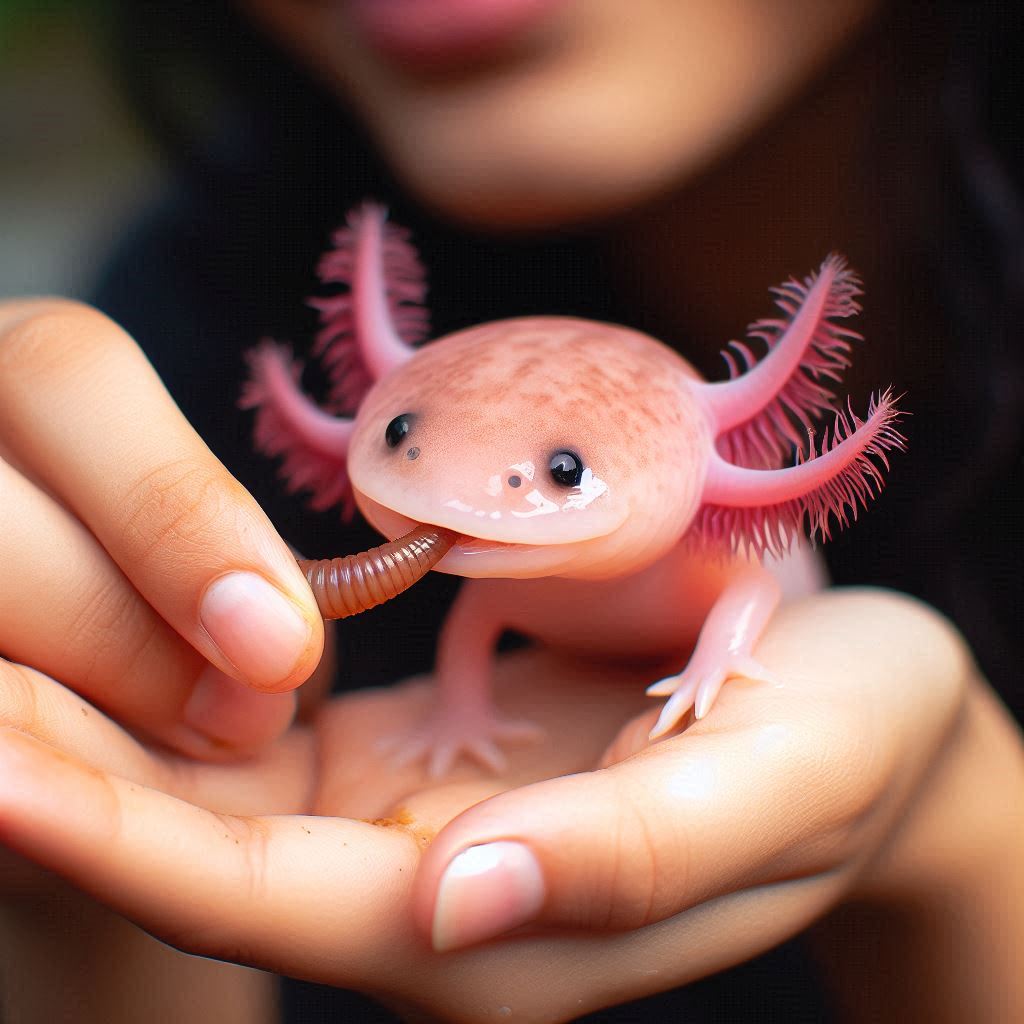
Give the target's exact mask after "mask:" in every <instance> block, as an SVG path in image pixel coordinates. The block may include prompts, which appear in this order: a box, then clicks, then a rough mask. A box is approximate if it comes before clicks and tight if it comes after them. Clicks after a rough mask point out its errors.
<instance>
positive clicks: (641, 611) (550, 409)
mask: <svg viewBox="0 0 1024 1024" xmlns="http://www.w3.org/2000/svg"><path fill="white" fill-rule="evenodd" d="M333 241H334V247H333V249H331V250H330V251H329V252H328V253H327V254H326V255H325V256H324V258H323V259H322V261H321V264H320V267H319V272H320V276H321V279H322V280H323V281H324V282H325V283H328V284H330V285H332V286H337V285H341V286H342V288H341V290H340V291H335V292H334V293H333V294H330V295H328V296H326V297H322V298H318V299H314V300H312V301H313V304H314V305H315V306H316V307H317V308H318V309H319V311H320V317H321V325H322V326H321V330H320V332H319V333H318V335H317V339H316V344H315V346H314V354H315V355H316V356H318V357H319V358H320V359H321V360H322V362H323V365H324V367H325V370H326V372H327V374H328V377H329V382H330V391H329V395H328V398H327V400H326V402H325V405H324V406H320V405H318V404H317V403H315V402H314V401H313V400H312V399H311V398H309V397H308V396H307V395H306V394H305V393H304V392H303V390H302V388H301V384H300V373H301V369H302V367H301V364H300V363H298V362H297V361H295V360H294V358H293V357H292V355H291V353H290V352H289V350H288V349H287V348H285V347H284V346H281V345H279V344H276V343H273V342H269V341H268V342H264V343H263V344H262V345H260V346H259V347H258V348H256V349H255V350H254V351H253V352H252V353H250V370H251V375H250V379H249V381H248V383H247V385H246V388H245V391H244V394H243V399H242V404H243V405H244V406H246V407H250V408H254V409H255V410H256V441H257V444H258V446H259V447H260V448H261V449H262V450H264V451H265V452H266V453H267V454H269V455H272V456H281V457H282V464H281V471H282V475H283V477H284V479H285V480H286V482H287V484H288V486H290V487H291V488H292V489H293V490H306V491H309V492H310V493H311V495H312V497H311V503H312V504H313V505H314V507H318V508H326V507H330V506H332V505H335V504H339V505H341V507H342V511H343V514H344V515H346V516H350V515H351V514H352V513H353V512H354V508H355V507H356V506H358V508H359V510H360V511H361V512H362V513H363V515H364V516H365V517H366V519H367V520H368V521H369V522H370V523H371V524H372V525H373V526H374V527H375V528H376V529H378V530H379V531H380V532H381V533H383V534H384V535H385V536H386V537H388V538H392V539H395V538H397V540H395V541H394V543H392V544H390V545H384V546H383V547H382V548H380V549H374V550H375V551H376V552H378V553H379V554H378V555H377V556H376V558H375V560H373V561H372V564H371V565H369V567H368V563H366V561H365V559H364V560H363V561H362V562H360V560H359V559H360V557H361V556H351V557H350V558H349V559H347V560H345V561H344V563H343V567H344V573H343V574H342V575H343V576H344V578H341V576H338V575H337V571H335V575H334V576H331V575H330V570H329V569H328V568H327V567H328V564H329V563H326V562H321V563H311V564H310V568H309V569H308V571H307V576H308V578H309V579H310V582H311V584H313V586H314V591H315V592H316V593H317V597H318V600H321V606H322V607H323V606H324V604H325V603H327V604H332V609H331V610H329V611H327V612H326V614H328V615H329V616H338V615H344V614H349V613H351V612H353V611H359V610H362V608H364V607H369V606H371V605H372V604H375V603H379V601H381V600H384V599H387V598H388V597H390V596H391V595H392V594H393V593H396V592H397V591H398V590H400V589H404V587H405V586H407V585H411V583H412V582H414V581H415V579H416V578H418V577H419V576H421V575H422V574H423V573H424V572H425V571H426V570H427V569H428V568H430V567H433V568H435V569H436V570H437V571H440V572H448V573H455V574H457V575H459V576H464V577H470V579H468V580H467V581H466V582H465V583H464V584H463V586H462V587H461V588H460V590H459V593H458V596H457V598H456V600H455V604H454V605H453V607H452V609H451V611H450V613H449V616H448V618H447V620H446V622H445V625H444V627H443V630H442V634H441V637H440V640H439V647H438V658H437V665H436V672H435V677H436V685H437V695H438V700H437V702H436V707H435V710H434V711H433V713H432V714H431V717H430V719H429V720H428V721H425V722H423V723H422V726H421V728H419V729H418V730H417V731H416V733H415V734H412V735H407V736H401V737H395V738H394V746H395V748H396V750H397V751H398V758H399V760H401V761H410V760H413V759H421V758H425V759H427V760H428V762H429V769H430V771H431V773H432V774H434V775H442V774H444V773H445V772H446V771H447V770H448V769H449V767H450V766H451V764H452V763H453V761H454V760H455V759H456V758H457V757H459V756H460V755H465V756H469V757H471V758H473V759H475V760H476V761H478V762H480V763H481V764H482V765H484V766H486V767H488V768H490V769H493V770H496V771H497V770H500V769H501V768H502V766H503V764H504V755H503V753H502V750H501V746H502V744H503V743H507V742H515V741H520V740H524V739H527V738H534V737H535V736H536V735H537V730H536V729H535V728H534V727H533V726H532V725H531V724H530V723H528V722H522V721H510V720H506V719H504V718H502V717H501V716H500V715H499V713H498V711H497V709H496V708H495V706H494V703H493V699H492V696H491V691H490V668H491V663H492V659H493V657H494V651H495V647H496V644H497V641H498V639H499V637H500V636H501V634H502V633H503V632H505V631H506V630H512V631H515V632H518V633H521V634H524V635H525V636H527V637H528V638H530V639H532V640H534V641H536V642H538V643H541V644H544V645H550V646H553V647H556V648H561V649H567V650H576V651H580V652H582V653H585V654H586V655H589V656H609V657H611V656H614V657H635V658H637V659H640V658H643V659H650V660H654V659H655V658H665V659H667V658H670V657H673V656H674V657H676V658H678V660H679V661H683V660H684V659H685V657H686V654H687V652H688V651H690V650H691V649H692V655H691V656H690V659H689V662H688V663H687V664H686V666H685V668H684V669H683V670H682V671H681V672H680V673H679V674H677V675H672V676H669V677H668V678H666V679H663V680H660V681H658V682H656V683H655V684H653V685H652V686H651V687H650V688H649V690H648V692H649V693H651V694H653V695H656V696H668V697H669V700H668V701H667V703H666V704H665V706H664V708H663V710H662V712H661V715H660V717H659V719H658V721H657V723H656V725H655V727H654V729H653V730H652V733H651V736H652V739H653V738H657V737H660V736H663V735H664V734H666V733H668V732H670V731H671V730H672V729H674V728H675V727H676V726H677V725H678V724H679V723H680V722H681V721H682V719H683V718H684V717H685V716H686V715H687V714H688V712H689V711H690V710H691V709H692V710H693V712H694V715H695V716H696V717H698V718H700V717H703V716H704V715H706V714H707V713H708V711H709V710H710V708H711V706H712V704H713V702H714V700H715V698H716V696H717V695H718V693H719V690H720V688H721V686H722V684H723V683H724V682H725V681H726V680H727V679H728V678H730V677H734V676H740V677H745V678H747V679H751V680H755V681H757V680H765V681H770V680H771V678H772V677H771V674H770V673H769V672H768V671H767V670H766V669H765V668H764V667H763V666H762V665H761V664H760V663H759V662H758V661H757V660H756V658H755V657H754V647H755V645H756V644H757V642H758V639H759V637H760V636H761V634H762V632H763V630H764V628H765V626H766V625H767V623H768V621H769V620H770V618H771V616H772V614H773V612H774V610H775V608H776V606H777V604H778V602H779V600H780V586H779V583H778V581H777V579H776V577H775V575H774V574H773V573H772V572H771V571H769V570H768V569H767V568H765V567H763V566H762V564H761V563H762V561H763V560H764V558H765V557H766V556H771V557H772V558H773V559H774V558H779V557H781V556H783V555H784V554H785V553H786V552H787V551H788V550H789V548H790V546H791V544H792V543H793V541H794V540H795V539H796V538H797V537H799V535H800V533H801V530H802V527H803V525H804V523H805V522H806V523H807V525H808V527H809V531H810V533H811V535H812V536H813V535H815V534H817V535H820V536H821V537H822V538H827V537H828V535H829V533H830V530H831V529H833V528H835V526H837V525H845V524H846V523H847V521H848V520H849V519H850V518H852V517H855V516H856V514H857V511H858V509H859V508H860V507H862V506H863V505H865V504H866V503H867V501H868V500H869V499H870V498H871V497H873V496H874V495H875V494H876V493H877V491H878V490H879V489H880V487H881V485H882V482H883V480H882V470H883V469H884V468H887V466H888V463H887V455H886V453H887V452H888V451H889V450H891V449H902V448H903V445H904V441H903V437H902V436H901V434H900V432H899V430H898V420H899V417H900V415H901V414H900V412H899V411H898V410H897V409H896V406H895V402H894V399H893V397H892V395H891V392H888V391H887V392H884V393H881V394H879V395H878V396H876V397H874V398H873V399H872V401H871V403H870V407H869V409H868V412H867V415H866V417H865V418H864V419H863V420H861V419H859V418H857V417H856V416H854V414H853V413H852V411H851V410H849V408H847V410H846V411H845V412H844V411H843V410H842V409H841V408H840V409H839V410H838V411H837V410H836V404H835V397H834V395H833V393H832V392H831V390H830V386H831V385H832V384H833V383H835V382H837V381H838V380H839V379H840V375H841V373H842V371H843V369H844V368H845V367H846V366H847V365H849V356H850V351H851V342H852V341H854V340H857V339H858V335H856V334H855V333H854V332H853V331H851V330H850V329H849V328H847V327H846V326H845V325H844V321H845V320H846V318H848V317H850V316H852V315H853V314H855V313H856V312H857V311H858V310H859V307H858V305H857V302H856V297H857V296H858V295H859V294H860V285H859V281H858V279H857V277H856V276H855V275H854V273H853V272H852V271H851V270H850V269H849V268H848V267H847V266H846V264H845V261H844V260H843V259H842V258H841V257H839V256H835V255H833V256H830V257H828V258H827V259H826V260H825V261H824V263H823V264H822V266H821V268H820V269H819V271H818V272H817V274H813V275H810V276H809V277H807V278H806V279H805V280H803V281H797V280H790V281H788V282H787V283H785V284H783V285H781V286H779V287H778V288H776V289H775V290H774V291H775V299H776V305H777V306H778V308H779V315H777V316H775V317H772V318H768V319H764V320H760V321H757V322H756V323H755V324H753V325H751V327H750V328H749V334H750V336H752V337H754V338H756V339H759V340H760V347H761V348H762V349H764V350H765V351H764V354H763V356H762V357H761V358H760V359H758V358H757V356H756V355H755V353H754V349H753V348H752V347H751V345H750V344H748V343H746V342H735V341H734V342H732V343H730V346H729V347H728V348H727V349H726V350H725V351H724V352H723V355H724V356H725V358H726V361H727V363H728V365H729V368H730V379H728V380H725V381H721V382H714V383H709V382H705V381H704V380H702V379H701V378H700V376H699V375H698V374H697V373H696V371H695V370H694V369H693V368H692V367H691V366H690V365H689V364H688V363H687V362H686V361H685V360H684V359H683V358H682V357H681V356H680V355H678V354H677V353H676V352H675V351H673V350H672V349H670V348H669V347H667V346H666V345H664V344H662V343H661V342H659V341H656V340H655V339H653V338H651V337H648V336H647V335H644V334H641V333H639V332H637V331H634V330H630V329H628V328H626V327H620V326H615V325H611V324H606V323H597V322H592V321H588V320H582V319H576V318H571V317H556V316H543V317H523V318H517V319H511V320H504V321H497V322H493V323H486V324H483V325H480V326H475V327H471V328H468V329H466V330H462V331H458V332H456V333H454V334H451V335H449V336H447V337H444V338H442V339H439V340H436V341H433V342H431V343H430V344H427V345H423V346H422V347H417V346H418V343H419V342H421V341H423V340H424V338H425V336H426V333H427V318H426V312H425V309H424V307H423V299H424V295H425V290H426V284H425V274H424V271H423V268H422V266H421V265H420V263H419V260H418V258H417V256H416V253H415V250H414V249H413V248H412V245H411V244H410V242H409V240H408V236H407V234H406V233H405V232H404V231H403V230H402V229H400V228H398V227H397V226H396V225H393V224H391V223H389V222H388V221H387V217H386V212H385V210H384V209H383V208H382V207H380V206H377V205H374V204H365V205H364V206H362V207H360V208H359V209H357V210H355V211H353V212H352V213H351V214H350V215H349V218H348V221H347V223H346V225H345V226H344V227H343V228H342V229H340V230H339V231H338V232H337V233H336V234H335V236H334V240H333ZM823 414H831V415H832V416H833V417H834V419H833V426H832V430H831V434H830V433H829V431H828V430H827V429H826V430H825V431H824V436H823V439H822V440H821V442H820V445H816V442H815V440H814V435H813V431H812V425H813V421H814V420H815V419H816V418H817V417H819V416H821V415H823ZM794 451H795V452H796V454H797V457H796V464H795V465H791V466H789V467H787V468H780V467H781V466H782V464H783V463H784V462H785V461H787V460H792V453H793V452H794ZM424 538H425V540H424ZM424 551H426V552H427V554H426V555H424ZM374 566H375V567H376V568H374ZM336 569H337V567H336ZM698 570H700V571H698ZM325 573H326V575H325ZM353 573H354V575H353ZM375 574H376V577H379V578H380V579H383V580H385V583H386V586H385V587H384V591H381V590H380V588H379V586H378V583H377V582H375ZM694 581H699V582H697V583H695V582H694ZM330 588H333V591H332V592H333V594H334V597H333V598H331V599H328V598H323V595H324V593H325V591H326V590H327V589H330ZM342 592H343V593H342ZM371 592H372V593H371ZM339 593H340V594H341V597H339ZM353 593H355V594H356V596H355V597H352V594H353ZM339 602H340V603H341V604H344V608H343V609H342V608H340V604H339ZM333 605H339V607H338V608H334V607H333ZM698 633H699V636H698ZM694 637H697V642H696V646H695V647H694V646H693V640H694Z"/></svg>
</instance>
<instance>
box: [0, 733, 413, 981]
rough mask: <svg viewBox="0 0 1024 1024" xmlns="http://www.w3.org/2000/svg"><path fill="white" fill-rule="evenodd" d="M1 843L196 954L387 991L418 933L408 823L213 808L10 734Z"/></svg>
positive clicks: (1, 792) (1, 779) (3, 766)
mask: <svg viewBox="0 0 1024 1024" xmlns="http://www.w3.org/2000/svg"><path fill="white" fill-rule="evenodd" d="M0 839H2V840H3V841H4V842H5V843H7V844H8V845H9V846H10V847H11V848H13V849H14V850H15V851H17V852H18V853H20V854H21V855H22V856H25V857H28V858H29V859H31V860H34V861H36V862H38V863H40V864H41V865H43V866H44V867H46V868H49V869H50V870H52V871H55V872H57V873H59V874H61V875H63V876H64V877H66V878H67V879H69V880H70V881H71V882H72V883H73V884H75V885H77V886H79V887H80V888H82V889H84V890H85V891H86V892H89V893H90V894H92V895H93V896H94V897H96V898H97V899H99V900H100V901H101V902H104V903H106V904H108V905H109V906H111V907H113V908H114V909H115V910H117V911H119V912H120V913H122V914H124V915H125V916H126V917H129V918H131V919H132V920H134V921H136V922H138V923H140V924H141V925H142V926H143V927H144V928H146V929H147V930H149V931H151V932H152V933H153V934H155V935H156V936H158V937H159V938H161V939H163V940H164V941H166V942H169V943H170V944H171V945H174V946H177V947H179V948H181V949H183V950H186V951H188V952H193V953H200V954H202V955H206V956H213V957H217V958H219V959H230V960H235V961H239V962H245V963H250V964H256V965H259V966H262V967H265V968H269V969H272V970H276V971H279V972H284V973H289V974H293V975H298V976H303V977H309V976H310V974H311V973H312V974H313V975H317V974H319V975H320V976H324V975H325V974H326V973H327V971H328V969H329V970H330V972H331V976H332V977H333V978H334V979H335V981H336V983H343V982H344V983H347V984H350V985H352V986H363V987H365V986H367V985H369V986H371V987H374V988H376V987H379V986H385V987H386V985H387V982H388V977H387V974H388V971H387V965H388V964H389V963H394V962H395V961H396V960H400V958H401V955H402V952H403V949H404V948H405V947H410V948H411V946H412V945H413V943H414V939H413V936H412V933H411V929H410V928H409V927H408V925H406V924H405V921H406V918H407V915H406V913H404V905H405V902H406V900H407V898H408V889H409V884H410V879H411V876H412V872H413V869H414V867H415V863H416V860H417V843H416V842H415V841H414V840H412V839H411V838H410V837H409V836H408V835H407V834H406V833H404V832H402V831H401V830H389V829H382V828H377V827H374V826H372V825H368V824H365V823H361V822H349V821H344V820H342V819H327V818H298V817H280V818H240V817H234V816H230V815H223V814H214V813H212V812H210V811H206V810H203V809H201V808H199V807H196V806H194V805H193V804H189V803H186V802H184V801H182V800H177V799H175V798H173V797H170V796H168V795H167V794H165V793H161V792H159V791H157V790H155V789H148V788H146V787H144V786H140V785H138V784H136V783H132V782H127V781H125V780H124V779H121V778H118V777H117V776H114V775H110V774H108V773H106V772H102V771H98V770H96V769H92V768H86V767H85V766H83V765H82V764H80V763H79V762H78V761H77V760H75V759H73V758H72V757H70V756H68V755H66V754H62V753H60V752H57V751H55V750H53V749H51V748H49V747H47V746H46V745H44V744H42V743H40V742H39V741H37V740H35V739H33V738H31V737H28V736H25V735H23V734H21V733H18V732H13V731H10V730H0ZM282 922H286V926H282ZM325 951H327V952H326V953H325ZM368 975H369V976H368Z"/></svg>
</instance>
